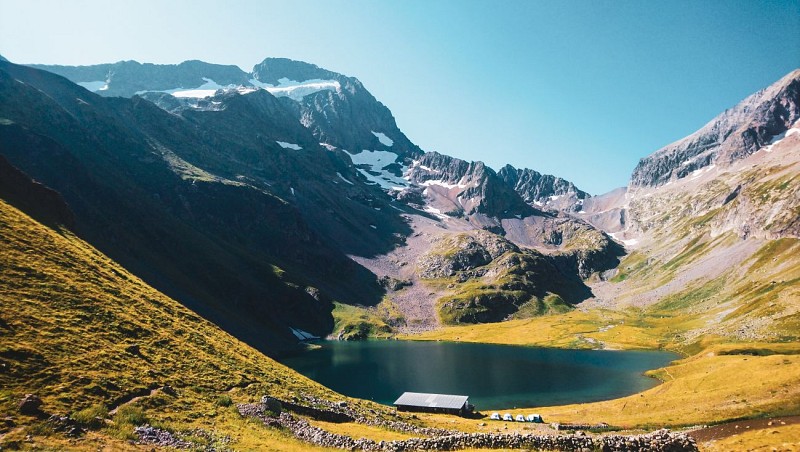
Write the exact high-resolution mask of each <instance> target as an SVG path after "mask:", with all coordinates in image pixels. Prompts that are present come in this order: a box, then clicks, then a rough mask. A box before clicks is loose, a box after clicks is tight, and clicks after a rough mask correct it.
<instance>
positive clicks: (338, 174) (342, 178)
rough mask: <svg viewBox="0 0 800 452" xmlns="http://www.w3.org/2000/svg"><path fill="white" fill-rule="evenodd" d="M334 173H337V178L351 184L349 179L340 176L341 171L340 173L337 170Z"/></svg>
mask: <svg viewBox="0 0 800 452" xmlns="http://www.w3.org/2000/svg"><path fill="white" fill-rule="evenodd" d="M336 175H337V176H339V179H341V180H343V181H345V182H347V183H348V184H350V185H353V183H352V182H350V181H349V180H347V179H345V178H344V176H342V173H340V172H338V171H337V172H336Z"/></svg>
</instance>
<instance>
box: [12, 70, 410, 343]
mask: <svg viewBox="0 0 800 452" xmlns="http://www.w3.org/2000/svg"><path fill="white" fill-rule="evenodd" d="M3 64H5V66H3V67H2V69H3V71H0V96H1V97H2V100H3V101H2V103H0V105H2V106H0V117H3V118H6V119H5V121H4V122H3V123H2V125H0V152H1V153H2V154H3V155H5V156H6V157H7V158H8V159H9V160H10V161H11V162H12V163H13V164H14V165H15V166H17V167H19V168H21V169H23V170H24V171H26V172H27V173H28V174H31V175H32V176H34V177H35V178H36V179H37V180H40V181H43V182H46V183H47V184H48V185H49V186H51V187H53V188H54V189H57V190H58V191H59V192H60V193H61V194H62V195H63V196H64V198H65V199H66V200H67V202H68V203H69V205H70V207H71V208H72V211H73V212H74V213H75V217H76V231H77V232H78V234H79V235H81V236H82V237H84V238H87V239H88V240H91V241H92V243H94V244H95V245H96V246H98V247H99V248H102V249H103V250H104V251H105V252H107V253H108V254H110V255H112V256H113V257H114V258H115V259H118V260H119V261H120V262H122V263H123V264H124V265H126V266H127V267H128V268H129V269H131V270H133V271H135V272H136V273H137V274H139V275H141V276H143V277H144V278H145V279H146V280H148V281H149V282H151V283H152V284H154V285H156V286H158V287H159V288H161V289H162V290H164V291H166V292H168V293H170V294H172V295H173V296H175V297H176V298H178V299H180V300H181V301H182V302H184V303H186V305H187V306H190V307H191V308H192V309H195V310H197V311H198V312H199V313H201V314H202V315H204V316H206V317H208V318H210V319H213V320H214V321H215V322H216V323H218V324H219V325H221V326H222V327H223V328H225V329H226V330H228V331H231V332H235V334H237V335H238V337H240V338H243V339H245V340H247V341H248V342H249V343H251V344H253V345H256V346H257V347H258V348H260V349H262V350H266V351H270V352H274V351H275V350H280V349H282V348H285V347H286V346H288V345H290V344H293V343H295V341H296V340H295V338H294V335H293V334H292V333H291V330H290V329H289V326H292V327H296V328H301V329H303V330H306V331H310V332H313V333H315V334H317V335H320V334H325V333H326V331H329V330H330V328H331V325H332V319H331V318H330V310H331V309H332V305H331V304H330V299H331V298H330V297H331V296H336V297H341V299H345V300H362V302H363V303H364V304H369V303H375V302H376V300H379V299H380V293H381V291H380V288H379V287H378V285H377V283H376V282H375V279H374V275H371V274H369V273H368V272H367V271H366V270H364V269H361V268H360V267H359V266H358V265H356V264H355V263H353V262H352V261H351V260H349V259H347V257H346V256H344V254H342V252H341V251H339V250H337V249H336V248H334V247H333V246H332V245H331V242H330V241H328V240H325V239H324V238H323V237H321V236H320V234H321V233H320V232H315V231H314V230H313V229H312V228H311V227H310V226H309V223H308V222H307V220H306V219H305V218H304V217H303V214H302V213H301V212H300V211H299V210H298V209H297V208H296V207H295V206H294V205H292V204H291V203H288V202H286V201H285V200H283V199H281V198H280V197H279V196H276V194H274V193H271V192H268V191H266V190H265V188H264V187H267V186H268V184H269V182H268V181H267V180H268V176H269V173H267V174H266V177H265V175H263V174H262V180H260V181H256V182H257V183H256V182H252V183H247V182H248V181H249V179H247V178H245V179H244V182H243V181H241V180H239V179H238V178H236V176H235V175H236V174H237V173H236V172H235V171H236V170H237V169H239V168H240V167H241V165H240V166H239V167H229V168H228V170H229V171H231V172H229V173H226V172H223V171H222V170H221V169H220V168H217V170H218V171H217V172H218V173H220V174H222V175H219V174H212V173H209V172H208V171H204V170H203V169H202V166H198V165H199V164H200V162H201V160H200V159H201V158H203V157H204V158H206V159H211V158H212V157H209V155H211V156H214V155H216V154H218V153H219V152H221V151H223V150H225V149H231V150H237V151H238V152H241V153H242V154H240V159H242V160H244V159H246V158H249V159H251V160H250V162H254V163H255V164H252V163H251V165H252V166H253V167H254V169H255V170H258V168H259V167H262V168H273V166H272V165H269V164H268V163H267V162H269V161H270V158H274V159H275V160H272V161H275V162H279V163H280V162H283V165H288V166H292V165H299V164H300V163H298V162H311V163H306V164H314V165H317V167H320V166H322V168H324V165H326V162H329V160H328V159H327V156H328V155H329V153H328V152H327V151H325V150H322V149H319V148H313V145H314V139H313V138H312V137H311V136H310V134H308V132H307V131H306V130H305V129H304V128H302V127H301V126H299V125H297V124H295V129H294V130H295V131H296V133H298V134H304V136H305V138H304V140H305V141H301V142H302V143H304V144H305V143H309V144H308V145H309V146H312V150H314V151H316V152H318V153H319V155H320V156H322V157H323V158H319V159H292V158H291V157H290V156H289V155H287V151H286V150H284V149H282V148H281V147H280V146H279V145H278V144H277V143H275V142H274V141H272V142H271V143H270V142H266V143H265V144H264V145H263V147H262V148H255V149H253V148H250V149H247V148H242V147H241V145H238V146H237V144H238V143H235V144H234V143H232V142H231V141H228V139H226V135H225V134H223V133H222V132H217V133H214V131H211V130H205V131H201V130H200V128H199V127H198V126H195V125H193V124H192V123H191V122H188V121H181V120H179V118H176V117H175V116H174V115H170V114H168V113H166V112H164V111H163V110H161V109H160V108H157V107H156V106H154V105H153V104H151V103H149V102H146V101H144V100H142V99H138V98H135V99H122V98H101V97H99V96H96V95H94V94H91V93H88V92H86V91H85V90H83V89H82V88H79V87H77V86H75V85H73V84H72V83H70V82H68V81H67V80H65V79H62V78H60V77H58V76H55V75H52V74H49V73H46V72H42V71H38V70H35V69H30V68H24V67H21V66H15V65H10V64H8V63H3ZM11 74H13V75H11ZM45 93H46V94H45ZM264 94H266V95H267V96H268V93H264ZM253 100H254V101H255V100H257V99H253ZM236 111H237V108H234V107H232V108H230V109H229V110H228V112H229V113H231V114H233V113H235V112H236ZM45 112H46V113H45ZM236 119H238V118H236V117H234V118H232V119H231V123H227V122H224V121H222V122H221V123H220V127H221V128H224V127H234V128H235V127H237V125H236V122H235V120H236ZM266 130H269V129H266ZM289 131H291V129H290V130H289ZM228 133H229V134H230V135H228V136H234V137H240V138H242V139H244V138H247V137H252V138H249V139H256V140H257V139H258V136H256V135H257V134H254V133H252V132H250V133H249V134H248V133H245V132H242V133H239V134H237V133H235V132H228ZM278 133H287V130H284V129H280V132H278ZM263 134H264V133H263V132H262V135H263ZM215 146H219V147H215ZM270 156H272V157H270ZM224 161H225V162H229V161H230V160H229V159H228V160H224ZM245 161H247V160H245ZM259 162H262V163H261V164H259ZM327 164H328V165H333V163H327ZM278 168H279V169H280V166H278ZM324 171H325V170H324V169H321V170H319V171H317V173H318V174H324ZM327 171H328V174H329V175H328V177H327V178H325V179H324V180H323V182H324V184H325V188H324V189H323V188H319V189H318V191H320V192H322V193H323V195H326V194H327V196H330V193H332V192H333V193H338V192H337V191H336V190H337V188H336V187H338V185H337V184H336V183H335V181H336V180H337V179H338V177H337V176H336V171H335V168H334V167H333V166H328V169H327ZM299 172H300V173H301V174H302V171H299ZM296 173H297V172H296ZM296 173H295V174H296ZM226 176H227V177H226ZM228 177H230V178H228ZM295 177H296V176H295ZM298 179H299V178H298ZM284 183H285V182H284ZM341 185H347V184H343V183H342V184H341ZM306 187H308V190H307V191H306V190H305V188H306ZM348 187H349V186H348ZM281 188H282V190H280V191H278V193H279V194H281V195H284V196H287V197H289V196H290V195H291V194H292V189H293V188H295V190H294V192H295V194H296V197H301V196H302V195H306V193H307V196H309V198H310V201H309V202H324V198H322V196H323V195H320V196H319V197H317V196H313V194H314V191H313V190H312V188H313V185H311V184H309V185H297V186H296V187H291V186H289V184H286V185H283V187H281ZM346 190H353V198H356V199H359V198H357V195H356V194H357V193H359V190H358V189H355V188H347V189H346ZM318 198H319V199H318ZM361 199H362V200H360V201H355V200H352V199H350V198H348V197H347V195H340V196H336V197H334V201H335V202H338V203H342V204H346V205H347V206H349V207H348V208H349V209H351V210H355V211H356V212H364V214H363V215H366V216H367V218H373V217H375V216H376V215H379V214H380V212H378V211H375V210H374V209H373V208H372V207H371V206H369V205H364V204H368V202H367V201H366V199H368V198H366V197H365V196H362V198H361ZM334 208H335V207H334V206H329V207H327V208H320V209H316V210H318V211H320V210H321V211H325V210H326V209H331V210H333V209H334ZM309 210H311V209H309ZM342 210H343V211H346V209H344V208H343V209H342ZM372 221H374V220H372ZM397 223H398V224H399V221H398V222H397ZM368 224H369V223H367V224H363V225H361V227H362V228H364V229H369V230H370V231H372V228H368ZM391 225H392V222H391V221H386V222H384V226H385V229H383V231H384V234H385V235H386V236H388V237H391V234H392V233H393V231H392V229H391ZM323 232H324V231H323ZM372 234H373V237H378V236H379V235H378V234H380V231H375V232H373V233H372ZM363 236H364V237H369V236H368V235H367V233H364V234H363ZM376 242H378V240H377V239H376ZM367 243H369V242H367ZM378 243H380V242H378ZM378 249H379V248H378ZM315 275H316V276H315ZM313 280H316V282H312V281H313ZM347 281H350V282H347ZM347 286H349V288H347ZM277 307H280V308H279V309H277Z"/></svg>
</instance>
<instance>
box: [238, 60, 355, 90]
mask: <svg viewBox="0 0 800 452" xmlns="http://www.w3.org/2000/svg"><path fill="white" fill-rule="evenodd" d="M252 75H253V78H255V79H256V80H258V81H260V82H262V83H269V84H271V85H279V84H280V80H281V79H283V78H286V79H289V80H296V81H299V82H301V81H304V80H314V79H317V80H331V79H333V80H339V79H343V78H347V77H345V76H343V75H342V74H337V73H336V72H333V71H329V70H327V69H323V68H321V67H319V66H317V65H316V64H311V63H306V62H304V61H297V60H290V59H288V58H266V59H264V61H262V62H261V63H259V64H257V65H255V66H253V72H252Z"/></svg>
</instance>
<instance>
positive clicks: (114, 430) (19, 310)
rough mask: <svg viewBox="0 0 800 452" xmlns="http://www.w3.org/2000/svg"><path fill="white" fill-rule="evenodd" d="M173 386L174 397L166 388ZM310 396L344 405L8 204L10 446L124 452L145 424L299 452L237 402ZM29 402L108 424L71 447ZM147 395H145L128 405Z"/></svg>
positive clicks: (2, 280)
mask: <svg viewBox="0 0 800 452" xmlns="http://www.w3.org/2000/svg"><path fill="white" fill-rule="evenodd" d="M165 385H169V386H171V387H172V388H174V389H175V392H174V394H172V391H169V390H161V389H160V388H162V387H164V386H165ZM299 392H303V393H307V394H316V395H325V396H328V397H337V396H335V395H334V394H333V393H331V392H330V391H328V390H327V389H325V388H323V387H322V386H320V385H318V384H316V383H314V382H312V381H310V380H308V379H306V378H304V377H302V376H300V375H299V374H297V373H295V372H293V371H291V370H290V369H288V368H286V367H284V366H282V365H280V364H278V363H277V362H275V361H273V360H272V359H270V358H267V357H265V356H264V355H262V354H261V353H259V352H257V351H256V350H254V349H253V348H251V347H249V346H247V345H245V344H244V343H242V342H240V341H238V340H237V339H235V338H233V337H232V336H230V335H228V334H227V333H225V332H223V331H222V330H220V329H219V328H218V327H216V326H214V325H213V324H211V323H210V322H208V321H206V320H204V319H202V318H201V317H199V316H198V315H196V314H194V313H193V312H191V311H189V310H188V309H186V308H184V307H183V306H182V305H180V304H179V303H177V302H176V301H174V300H172V299H170V298H168V297H166V296H164V295H163V294H161V293H159V292H157V291H156V290H154V289H152V288H151V287H150V286H148V285H146V284H145V283H143V282H142V281H141V280H140V279H138V278H137V277H135V276H133V275H132V274H130V273H129V272H127V271H125V270H124V269H123V268H122V267H120V266H119V265H117V264H116V263H115V262H113V261H111V260H110V259H109V258H107V257H106V256H104V255H103V254H101V253H99V252H98V251H97V250H95V249H94V248H92V247H91V246H89V245H88V244H86V243H85V242H83V241H82V240H80V239H78V238H77V237H75V236H74V235H73V234H72V233H71V232H69V231H68V230H66V229H51V228H49V227H45V226H43V225H41V224H39V223H37V222H35V221H34V220H32V219H31V218H30V217H28V216H27V215H25V214H24V213H22V212H21V211H19V210H18V209H16V208H15V207H12V206H11V205H9V204H8V203H6V202H5V201H2V200H0V413H5V414H4V416H8V415H10V417H6V418H5V420H4V422H3V423H2V424H0V447H2V448H5V447H9V448H14V447H34V446H35V445H40V446H44V447H52V448H55V449H62V448H73V449H89V448H93V449H97V448H98V447H100V448H102V447H108V448H111V449H113V450H117V449H120V448H126V447H130V445H129V444H128V443H127V439H130V438H131V435H132V432H133V427H134V424H138V423H143V422H150V423H153V424H156V425H160V426H163V427H164V428H167V429H170V430H175V431H184V430H188V429H190V428H203V429H205V430H206V431H208V432H212V435H211V437H212V438H215V437H217V436H218V437H220V438H223V437H225V436H230V437H231V442H232V443H231V444H230V446H231V447H234V448H245V449H250V448H258V447H259V446H258V444H266V441H272V442H274V441H276V438H275V436H276V435H277V436H278V438H277V441H278V443H275V444H276V445H274V446H272V447H274V448H279V449H280V448H282V447H283V446H280V444H284V443H285V444H286V447H287V448H289V449H291V448H292V447H295V446H293V445H292V444H293V443H292V440H291V439H289V438H284V437H282V436H281V435H279V434H277V433H276V432H272V431H267V430H264V429H263V428H262V427H259V426H255V425H250V424H249V423H248V422H247V421H244V420H242V419H240V418H239V416H238V414H236V413H235V409H234V407H232V406H231V404H232V402H247V401H254V400H258V398H259V397H260V396H261V395H263V394H266V393H271V394H276V395H279V396H282V397H289V396H291V395H292V394H296V393H299ZM26 393H33V394H36V395H38V396H39V397H40V398H41V399H42V400H43V402H44V405H43V406H42V410H43V411H44V412H46V413H47V414H60V415H67V416H72V417H73V418H75V419H78V420H81V421H83V422H87V423H89V424H91V423H93V422H92V418H93V417H94V416H97V415H99V416H100V417H106V418H107V419H106V421H105V422H102V423H97V422H94V423H95V424H96V425H94V428H95V430H94V431H89V433H88V434H87V435H85V436H83V437H81V438H78V439H71V440H67V439H66V438H65V437H63V436H62V435H59V434H54V433H52V431H51V430H48V428H47V427H46V422H45V421H44V418H43V416H39V417H36V416H26V415H23V414H20V413H18V412H17V404H18V401H19V400H20V398H21V397H22V396H23V395H24V394H26ZM136 396H144V397H141V398H140V399H136V400H134V402H133V403H128V402H129V400H130V399H131V398H133V397H136ZM338 397H340V396H338ZM119 406H122V408H121V409H120V410H119V412H117V413H116V415H113V416H112V415H108V414H107V413H108V411H109V410H113V409H114V408H117V407H119ZM27 435H32V437H31V438H30V441H26V440H25V438H26V436H27ZM215 435H216V436H215ZM205 441H211V440H209V439H206V440H205ZM262 441H263V442H262ZM237 444H238V446H237ZM297 447H299V446H297Z"/></svg>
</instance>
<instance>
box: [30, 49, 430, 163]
mask: <svg viewBox="0 0 800 452" xmlns="http://www.w3.org/2000/svg"><path fill="white" fill-rule="evenodd" d="M33 67H36V68H38V69H43V70H46V71H49V72H53V73H55V74H59V75H62V76H64V77H66V78H68V79H70V80H71V81H73V82H75V83H77V84H79V85H81V86H83V87H85V88H87V89H89V90H90V91H92V92H95V93H97V94H100V95H103V96H123V97H132V96H134V95H137V94H138V95H143V96H146V97H148V98H149V99H150V100H153V101H156V102H157V103H158V104H159V106H161V107H163V108H165V109H167V110H170V111H173V110H176V109H185V108H187V107H188V108H195V109H205V110H218V109H219V108H220V107H219V106H218V105H216V104H213V103H211V102H208V101H204V100H203V99H205V98H206V97H207V96H213V95H214V94H215V92H220V93H222V92H231V91H238V92H240V93H244V92H251V91H253V90H261V89H263V90H265V91H269V92H270V93H272V94H273V95H275V96H277V97H280V98H281V100H282V101H283V102H284V106H285V107H286V108H287V109H288V110H289V111H291V112H292V113H293V116H294V117H295V119H296V120H299V121H300V123H301V124H303V125H304V126H305V127H306V128H308V129H309V130H310V131H311V133H312V134H313V135H314V136H315V137H316V139H317V142H319V143H325V144H326V145H327V146H329V147H333V148H336V149H343V150H346V151H348V152H350V153H353V154H356V153H359V152H361V151H362V150H364V149H368V150H375V149H377V150H385V151H389V152H393V153H395V154H397V155H398V156H401V157H406V156H414V155H417V154H421V153H422V151H421V150H420V149H419V147H417V146H416V145H414V144H413V143H412V142H411V141H410V140H409V139H408V138H407V137H406V136H405V134H403V132H402V131H400V129H399V128H398V127H397V124H396V123H395V120H394V117H393V116H392V113H391V112H390V111H389V109H388V108H386V106H384V105H383V104H382V103H380V102H379V101H378V100H377V99H375V97H373V96H372V94H370V92H369V91H367V89H366V88H365V87H364V85H363V84H362V83H361V82H360V81H358V79H356V78H353V77H347V76H344V75H342V74H338V73H335V72H332V71H329V70H326V69H322V68H320V67H318V66H316V65H313V64H309V63H305V62H302V61H294V60H289V59H286V58H267V59H265V60H264V61H263V62H261V63H259V64H257V65H256V66H255V67H253V71H252V72H250V73H246V72H244V71H242V70H241V69H239V68H238V67H236V66H223V65H218V64H209V63H205V62H202V61H185V62H183V63H180V64H166V65H159V64H148V63H145V64H142V63H138V62H136V61H122V62H118V63H113V64H101V65H94V66H77V67H75V66H52V65H33Z"/></svg>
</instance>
